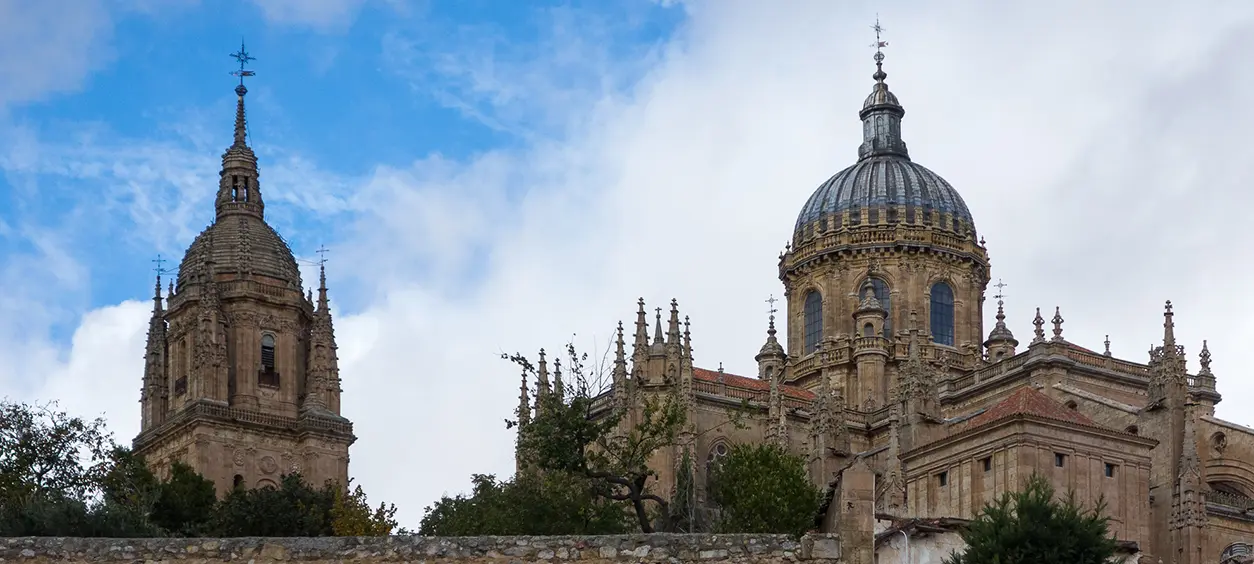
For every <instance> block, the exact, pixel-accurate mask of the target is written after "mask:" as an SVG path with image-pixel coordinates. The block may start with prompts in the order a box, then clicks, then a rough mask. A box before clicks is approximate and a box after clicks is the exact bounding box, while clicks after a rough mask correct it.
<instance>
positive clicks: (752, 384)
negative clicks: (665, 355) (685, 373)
mask: <svg viewBox="0 0 1254 564" xmlns="http://www.w3.org/2000/svg"><path fill="white" fill-rule="evenodd" d="M720 376H721V377H722V378H723V383H725V384H727V385H728V386H730V387H733V388H740V389H744V390H752V391H755V392H765V393H768V394H769V393H770V392H771V383H770V382H767V381H766V380H761V379H758V378H746V377H744V376H737V375H735V374H732V373H729V372H722V373H720V372H719V371H717V370H706V369H704V368H696V367H694V368H693V369H692V377H693V378H696V379H697V380H702V381H705V382H718V379H719V377H720ZM780 392H782V393H783V394H784V395H785V396H787V397H790V398H794V399H799V400H807V401H808V400H812V399H814V398H815V395H814V392H811V391H810V390H807V389H805V388H798V387H797V386H789V385H787V384H785V385H783V386H780Z"/></svg>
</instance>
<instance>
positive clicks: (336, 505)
mask: <svg viewBox="0 0 1254 564" xmlns="http://www.w3.org/2000/svg"><path fill="white" fill-rule="evenodd" d="M349 482H350V484H351V482H352V479H351V478H350V479H349ZM396 528H397V523H396V506H395V505H388V504H386V503H380V504H379V507H378V508H377V509H374V510H371V509H370V504H369V503H367V502H366V492H365V491H363V490H362V489H361V486H357V488H356V489H354V490H352V491H348V490H346V489H341V488H336V489H335V498H334V500H333V502H332V504H331V530H332V532H333V533H334V534H335V536H337V537H386V536H388V535H390V534H392V531H393V530H395V529H396Z"/></svg>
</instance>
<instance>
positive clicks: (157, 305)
mask: <svg viewBox="0 0 1254 564" xmlns="http://www.w3.org/2000/svg"><path fill="white" fill-rule="evenodd" d="M160 314H161V273H160V272H158V273H157V284H156V287H155V288H153V292H152V316H153V317H157V316H158V315H160Z"/></svg>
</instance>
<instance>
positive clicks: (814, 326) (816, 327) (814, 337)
mask: <svg viewBox="0 0 1254 564" xmlns="http://www.w3.org/2000/svg"><path fill="white" fill-rule="evenodd" d="M805 330H806V346H805V354H810V353H812V352H814V351H815V350H818V348H819V340H820V339H822V338H823V296H820V295H819V293H818V292H816V291H814V290H810V293H808V294H806V301H805Z"/></svg>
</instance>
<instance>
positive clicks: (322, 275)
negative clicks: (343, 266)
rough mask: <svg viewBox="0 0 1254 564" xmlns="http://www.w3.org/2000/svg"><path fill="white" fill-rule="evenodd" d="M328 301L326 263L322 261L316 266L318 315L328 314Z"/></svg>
mask: <svg viewBox="0 0 1254 564" xmlns="http://www.w3.org/2000/svg"><path fill="white" fill-rule="evenodd" d="M329 302H330V300H328V299H327V263H326V261H325V260H324V261H323V262H322V264H320V265H318V313H322V314H328V313H330V311H331V310H330V309H328V307H329Z"/></svg>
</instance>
